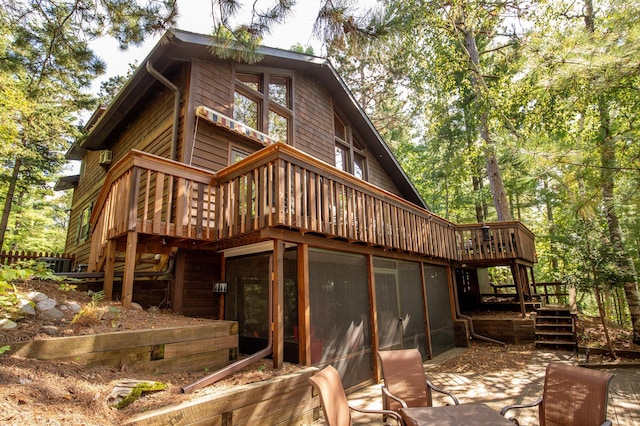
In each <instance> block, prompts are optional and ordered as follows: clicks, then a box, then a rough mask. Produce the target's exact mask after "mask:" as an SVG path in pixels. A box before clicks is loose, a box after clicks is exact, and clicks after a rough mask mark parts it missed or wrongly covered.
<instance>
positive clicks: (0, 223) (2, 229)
mask: <svg viewBox="0 0 640 426" xmlns="http://www.w3.org/2000/svg"><path fill="white" fill-rule="evenodd" d="M21 167H22V158H20V157H18V158H16V162H15V163H14V165H13V173H12V175H11V179H10V180H9V189H7V198H5V200H4V209H3V210H2V219H0V250H1V249H2V247H3V246H4V236H5V233H6V232H7V225H8V224H9V215H10V214H11V206H12V205H13V196H14V194H15V192H16V186H17V184H18V174H19V173H20V168H21Z"/></svg>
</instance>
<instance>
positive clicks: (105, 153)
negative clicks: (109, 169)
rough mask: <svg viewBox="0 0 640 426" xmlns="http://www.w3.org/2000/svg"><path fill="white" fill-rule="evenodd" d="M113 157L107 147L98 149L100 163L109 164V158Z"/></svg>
mask: <svg viewBox="0 0 640 426" xmlns="http://www.w3.org/2000/svg"><path fill="white" fill-rule="evenodd" d="M112 157H113V153H112V152H111V151H109V150H108V149H105V150H102V151H100V165H101V166H108V165H109V164H111V159H112Z"/></svg>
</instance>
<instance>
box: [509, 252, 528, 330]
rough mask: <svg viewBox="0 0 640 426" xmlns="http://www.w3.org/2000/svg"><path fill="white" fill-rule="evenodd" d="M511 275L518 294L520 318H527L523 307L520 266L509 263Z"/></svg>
mask: <svg viewBox="0 0 640 426" xmlns="http://www.w3.org/2000/svg"><path fill="white" fill-rule="evenodd" d="M511 275H512V276H513V283H514V284H515V285H516V293H517V294H518V301H519V302H520V312H521V313H522V318H524V317H526V316H527V308H526V307H525V305H524V289H523V287H522V281H523V280H522V277H521V275H520V265H518V264H517V263H515V262H513V263H511Z"/></svg>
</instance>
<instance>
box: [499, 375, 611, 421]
mask: <svg viewBox="0 0 640 426" xmlns="http://www.w3.org/2000/svg"><path fill="white" fill-rule="evenodd" d="M612 378H613V374H611V373H605V372H603V371H598V370H592V369H590V368H584V367H577V366H574V365H567V364H560V363H550V364H549V365H547V371H546V373H545V376H544V389H543V391H542V398H540V399H538V400H537V401H534V402H532V403H530V404H520V405H508V406H506V407H504V408H503V409H502V410H500V414H502V415H503V416H506V413H507V411H509V410H512V409H517V408H526V407H535V406H538V416H539V423H540V426H560V425H561V426H590V425H594V426H596V425H601V426H611V421H609V420H606V415H607V400H608V398H609V382H611V379H612ZM509 420H511V421H512V422H514V423H515V424H519V423H518V420H517V419H515V418H510V419H509Z"/></svg>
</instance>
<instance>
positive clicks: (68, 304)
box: [63, 302, 82, 314]
mask: <svg viewBox="0 0 640 426" xmlns="http://www.w3.org/2000/svg"><path fill="white" fill-rule="evenodd" d="M63 306H66V307H67V308H69V309H70V310H71V312H73V313H74V314H77V313H78V312H80V311H81V310H82V305H81V304H79V303H77V302H65V303H64V305H63Z"/></svg>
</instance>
